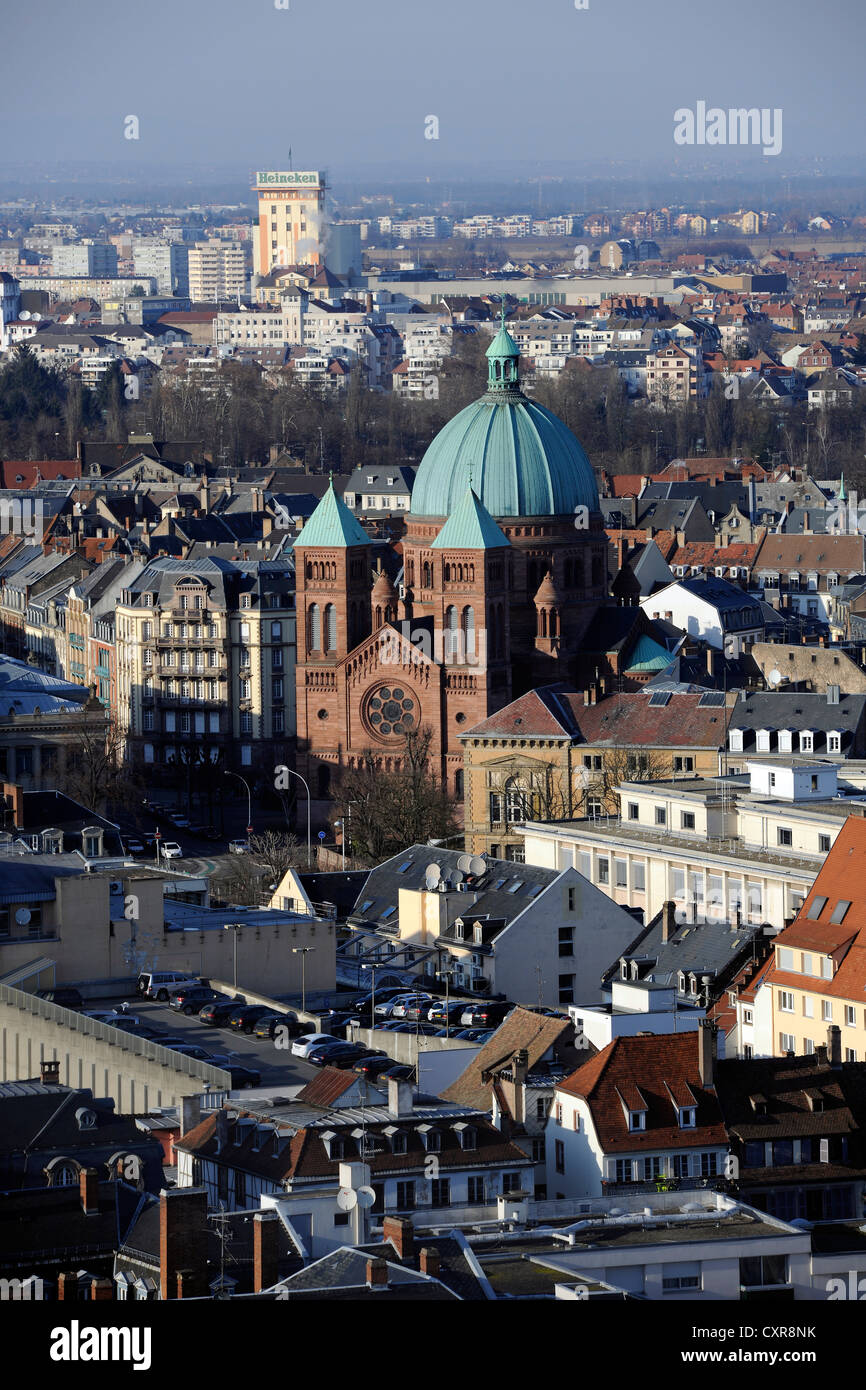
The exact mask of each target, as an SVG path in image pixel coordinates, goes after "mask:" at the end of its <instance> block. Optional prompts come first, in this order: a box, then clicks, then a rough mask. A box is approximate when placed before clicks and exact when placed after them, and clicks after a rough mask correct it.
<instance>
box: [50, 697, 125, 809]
mask: <svg viewBox="0 0 866 1390" xmlns="http://www.w3.org/2000/svg"><path fill="white" fill-rule="evenodd" d="M74 720H75V722H74V724H73V727H72V731H71V733H70V737H69V741H68V744H67V748H66V765H65V768H64V770H63V772H62V773H61V775H60V777H59V778H58V781H59V784H60V786H59V789H60V790H61V791H63V792H65V793H66V795H67V796H70V797H72V799H73V801H77V802H79V804H80V805H82V806H86V807H87V809H88V811H94V812H96V813H97V814H100V813H102V812H103V811H104V810H105V808H106V806H107V805H108V804H109V803H110V802H113V801H120V800H123V802H124V803H125V804H126V805H128V804H129V802H130V777H131V775H132V774H130V771H129V769H128V768H126V767H124V765H123V761H122V758H121V738H120V731H119V729H118V727H117V724H116V723H115V721H114V720H113V719H111V718H110V717H109V716H108V714H107V712H106V710H105V709H104V708H103V706H102V705H101V704H99V702H98V700H96V697H95V695H94V696H92V697H91V699H90V700H89V701H88V702H87V704H86V705H84V706H83V707H82V709H81V711H80V713H79V714H77V715H75V716H74ZM138 799H139V798H137V797H135V796H133V797H132V801H133V804H136V803H137V801H138Z"/></svg>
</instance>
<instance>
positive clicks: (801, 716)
mask: <svg viewBox="0 0 866 1390" xmlns="http://www.w3.org/2000/svg"><path fill="white" fill-rule="evenodd" d="M864 711H866V695H842V694H840V696H839V703H838V705H830V704H828V703H827V696H826V694H821V693H819V692H817V691H811V690H783V691H773V690H758V691H749V692H746V691H743V690H741V691H739V692H738V695H737V703H736V705H735V706H734V711H733V714H732V715H731V720H730V725H729V729H744V730H749V731H750V732H754V731H755V730H757V729H793V730H794V732H795V733H796V732H798V731H799V730H801V729H813V730H814V731H815V732H816V733H827V732H828V731H829V730H831V729H840V730H841V731H842V733H843V735H847V736H848V738H847V740H843V751H845V750H846V748H849V747H850V744H851V742H852V741H853V740H854V739H855V737H856V735H857V733H858V731H859V730H860V729H861V728H862V725H863V716H864Z"/></svg>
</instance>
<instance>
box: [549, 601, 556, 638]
mask: <svg viewBox="0 0 866 1390" xmlns="http://www.w3.org/2000/svg"><path fill="white" fill-rule="evenodd" d="M550 635H551V637H555V636H556V609H555V608H551V610H550Z"/></svg>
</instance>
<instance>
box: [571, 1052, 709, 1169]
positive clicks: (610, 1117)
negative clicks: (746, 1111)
mask: <svg viewBox="0 0 866 1390" xmlns="http://www.w3.org/2000/svg"><path fill="white" fill-rule="evenodd" d="M685 1088H688V1092H687V1091H686V1089H685ZM557 1091H563V1092H564V1093H565V1094H566V1095H570V1096H579V1097H581V1098H582V1099H583V1100H585V1101H586V1103H587V1104H588V1106H589V1109H590V1113H591V1115H592V1118H593V1123H594V1125H595V1129H596V1133H597V1135H598V1139H599V1142H600V1144H601V1146H602V1148H603V1149H604V1151H605V1152H607V1153H610V1152H611V1151H613V1152H622V1153H634V1152H636V1151H639V1150H641V1149H646V1150H648V1151H652V1152H658V1151H659V1150H660V1149H665V1148H669V1149H684V1148H699V1147H701V1146H703V1145H705V1144H726V1143H727V1133H726V1130H725V1126H724V1123H723V1121H722V1114H721V1110H720V1107H719V1102H718V1100H717V1099H716V1096H715V1092H714V1091H713V1090H712V1089H711V1088H705V1087H704V1086H702V1084H701V1079H700V1074H699V1072H698V1034H697V1033H679V1034H670V1033H662V1034H656V1035H653V1036H652V1037H648V1038H641V1037H634V1038H614V1040H613V1042H611V1043H608V1045H607V1047H605V1048H603V1049H602V1051H601V1052H599V1054H598V1056H597V1057H593V1058H592V1060H591V1061H589V1062H586V1063H585V1064H584V1066H582V1067H579V1068H578V1070H577V1071H576V1072H573V1073H572V1075H571V1076H569V1077H566V1079H565V1081H563V1082H561V1083H560V1085H559V1086H558V1087H557ZM637 1091H639V1093H640V1096H641V1097H642V1098H643V1100H644V1101H645V1103H646V1107H647V1114H646V1129H644V1130H636V1131H633V1130H629V1128H628V1117H627V1115H625V1114H624V1113H623V1102H622V1100H621V1099H620V1095H621V1094H622V1095H624V1097H625V1098H626V1104H631V1099H630V1098H631V1097H633V1096H634V1095H635V1093H636V1092H637ZM672 1093H673V1096H674V1097H676V1098H677V1101H678V1103H679V1098H680V1097H682V1096H684V1095H686V1094H687V1093H688V1094H691V1095H693V1096H694V1101H691V1100H689V1101H687V1102H686V1103H687V1104H688V1105H689V1106H691V1105H692V1104H693V1103H694V1104H696V1109H697V1114H696V1117H695V1118H696V1121H697V1123H696V1125H695V1127H694V1129H680V1126H679V1122H678V1116H677V1112H676V1108H675V1103H674V1100H673V1099H672ZM632 1108H633V1109H637V1108H638V1107H637V1105H634V1106H632Z"/></svg>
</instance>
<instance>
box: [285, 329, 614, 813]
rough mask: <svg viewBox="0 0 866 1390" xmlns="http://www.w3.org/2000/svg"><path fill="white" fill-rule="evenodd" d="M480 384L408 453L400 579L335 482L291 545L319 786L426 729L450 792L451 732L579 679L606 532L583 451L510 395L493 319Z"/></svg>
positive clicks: (507, 360)
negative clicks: (376, 553) (412, 475)
mask: <svg viewBox="0 0 866 1390" xmlns="http://www.w3.org/2000/svg"><path fill="white" fill-rule="evenodd" d="M487 361H488V380H487V389H486V391H485V393H484V395H483V396H481V397H480V399H479V400H477V401H475V402H474V403H473V404H472V405H469V406H467V407H466V409H464V410H461V411H460V412H459V413H458V414H457V415H456V416H455V417H454V419H453V420H450V421H449V423H448V424H447V425H445V426H444V428H443V429H442V430H441V431H440V432H439V434H438V435H437V436H436V438H435V439H434V440H433V442H432V443H431V445H430V447H429V448H428V449H427V451H426V453H425V455H424V457H423V459H422V461H421V464H420V465H419V468H418V472H417V476H416V479H415V486H414V489H413V492H412V502H411V511H410V512H409V514H408V515H407V517H406V529H405V534H404V536H403V539H402V541H401V542H399V543H398V546H397V548H398V549H400V550H401V551H402V557H401V558H402V566H401V568H400V569H399V572H397V573H396V581H395V582H392V580H391V579H390V578H389V577H388V575H387V574H386V573H385V571H384V570H383V569H381V568H380V570H379V572H378V573H377V574H374V573H373V568H372V545H371V543H370V540H369V539H368V537H367V535H366V533H365V532H364V530H363V528H362V527H361V525H360V523H359V522H358V521H357V520H356V518H355V517H354V516H353V515H352V513H351V512H350V511H349V508H348V507H347V506H346V505H345V503H343V502H342V500H341V499H340V498H339V497H337V495H336V493H335V492H334V490H333V485H332V486H331V487H330V488H329V489H328V491H327V492H326V494H325V496H324V497H323V498H322V501H321V502H320V503H319V505H318V507H317V508H316V510H315V511H314V512H313V514H312V516H311V517H310V519H309V521H308V522H307V524H306V525H305V526H304V528H303V530H302V531H301V533H300V535H299V536H298V538H297V540H296V541H295V543H294V547H293V552H294V557H295V582H296V602H297V620H298V630H297V644H298V645H297V667H296V682H297V692H296V693H297V740H298V743H297V749H298V752H297V767H298V770H299V772H300V773H301V775H302V776H304V777H306V778H307V781H308V782H309V783H310V789H311V793H312V795H313V797H314V798H320V799H326V798H327V797H328V795H329V791H330V788H331V784H332V778H333V777H334V775H335V774H336V772H337V770H338V769H339V768H341V767H344V766H351V765H352V764H353V763H354V761H355V759H356V758H357V757H358V756H359V755H360V754H362V753H364V752H366V751H367V750H372V751H373V752H374V753H375V754H376V755H378V756H380V757H381V759H382V765H383V767H388V766H390V765H392V764H393V763H394V762H395V761H399V759H400V756H401V751H402V750H403V749H404V748H405V740H406V736H407V734H408V733H409V732H410V731H411V730H414V729H419V728H422V727H429V728H430V729H431V730H432V732H433V742H432V752H433V755H434V756H435V758H436V760H437V764H438V770H439V772H440V775H441V777H442V779H443V781H444V782H445V785H446V786H447V788H448V790H449V792H450V793H451V794H452V795H454V796H455V797H458V798H462V795H463V754H462V747H461V744H460V742H459V735H460V733H461V732H465V731H467V730H468V729H470V728H471V727H472V726H473V725H474V724H477V723H479V722H480V721H481V720H483V719H485V718H487V717H488V716H489V715H491V714H494V713H495V712H496V711H497V710H499V709H501V708H502V707H503V706H504V705H507V704H508V703H509V702H510V701H511V700H512V699H513V698H514V697H515V696H517V695H521V694H523V693H524V692H525V691H526V690H529V689H532V688H533V687H535V686H538V685H543V684H546V683H548V682H550V681H554V680H566V681H570V680H575V679H576V678H577V674H578V656H579V652H580V646H581V640H582V638H583V635H584V633H585V632H586V630H587V627H588V626H589V624H590V622H591V620H592V618H593V616H594V615H595V613H596V612H597V611H598V608H599V606H600V605H601V604H604V603H605V602H606V600H607V538H606V536H605V532H604V529H603V520H602V516H601V513H600V510H599V501H598V490H597V487H596V482H595V477H594V475H593V470H592V467H591V465H590V462H589V459H588V458H587V456H586V454H585V453H584V451H583V449H582V448H581V446H580V444H579V443H578V441H577V439H576V438H575V437H574V435H573V434H572V433H571V431H570V430H569V429H567V427H566V426H565V425H564V424H563V423H562V421H561V420H559V419H558V418H557V416H556V415H554V414H553V412H552V411H550V410H547V409H546V408H545V407H544V406H542V405H539V404H538V403H537V402H535V401H533V400H532V399H531V398H529V397H527V396H526V395H524V393H523V391H522V390H521V387H520V372H519V349H518V347H517V344H516V343H515V342H514V339H513V338H512V337H511V335H510V334H509V333H508V331H507V329H506V327H505V323H504V318H503V322H502V325H501V327H500V330H499V332H498V333H497V335H496V337H495V338H494V339H493V341H492V343H491V344H490V347H489V348H488V350H487Z"/></svg>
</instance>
